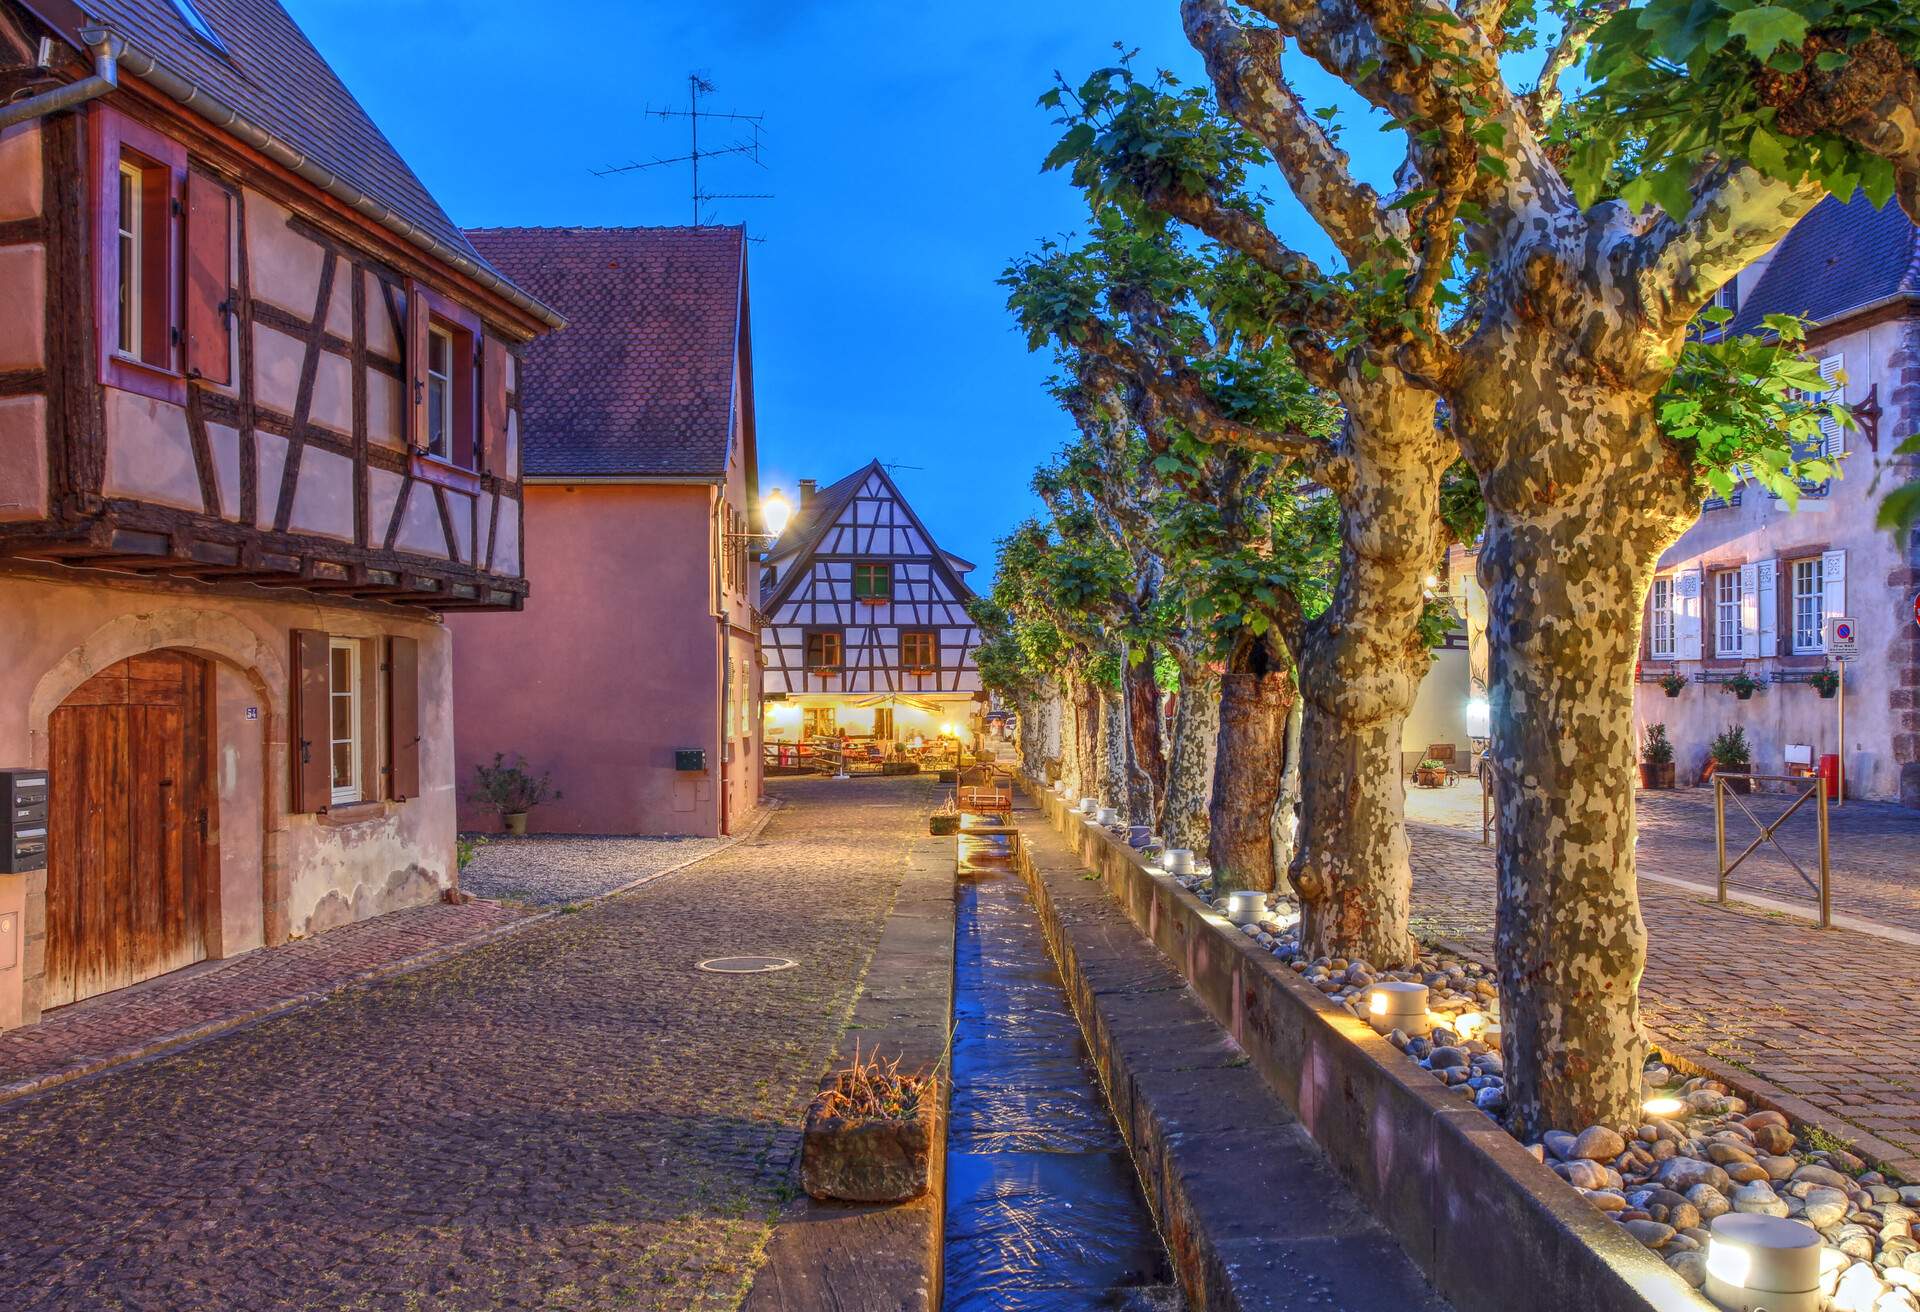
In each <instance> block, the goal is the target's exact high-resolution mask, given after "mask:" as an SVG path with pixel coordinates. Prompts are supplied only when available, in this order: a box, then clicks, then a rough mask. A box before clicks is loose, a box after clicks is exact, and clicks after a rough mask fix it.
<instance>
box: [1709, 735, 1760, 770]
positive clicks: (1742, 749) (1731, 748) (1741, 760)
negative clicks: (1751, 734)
mask: <svg viewBox="0 0 1920 1312" xmlns="http://www.w3.org/2000/svg"><path fill="white" fill-rule="evenodd" d="M1707 754H1708V755H1709V756H1711V757H1712V758H1713V765H1714V768H1715V769H1716V770H1722V771H1739V770H1745V769H1746V768H1748V767H1749V766H1750V765H1752V764H1753V747H1752V745H1751V744H1749V743H1748V742H1747V731H1746V730H1745V729H1744V728H1742V727H1741V726H1740V725H1737V724H1730V725H1728V726H1727V727H1726V730H1725V732H1723V733H1718V734H1715V735H1714V738H1713V742H1712V743H1710V744H1708V746H1707Z"/></svg>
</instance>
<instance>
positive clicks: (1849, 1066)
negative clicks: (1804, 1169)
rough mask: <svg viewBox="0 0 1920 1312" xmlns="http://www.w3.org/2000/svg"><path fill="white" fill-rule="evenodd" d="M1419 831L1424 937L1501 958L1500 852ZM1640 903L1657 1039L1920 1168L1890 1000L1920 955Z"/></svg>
mask: <svg viewBox="0 0 1920 1312" xmlns="http://www.w3.org/2000/svg"><path fill="white" fill-rule="evenodd" d="M1709 823H1711V816H1709ZM1410 829H1411V830H1412V842H1413V917H1414V931H1415V933H1416V934H1418V935H1419V936H1420V937H1422V938H1440V939H1448V940H1452V941H1454V942H1456V943H1459V944H1461V945H1462V946H1463V947H1465V948H1466V949H1467V950H1468V951H1469V952H1471V953H1472V954H1473V955H1474V956H1476V957H1477V958H1479V959H1480V960H1482V961H1485V962H1488V963H1491V962H1492V961H1493V936H1494V903H1495V895H1494V876H1493V850H1492V849H1491V848H1489V847H1482V846H1481V845H1480V837H1479V826H1478V824H1477V823H1476V824H1475V826H1474V829H1473V831H1472V832H1463V831H1462V830H1460V829H1457V828H1448V827H1443V826H1439V825H1431V824H1419V823H1415V824H1413V825H1411V826H1410ZM1657 833H1658V830H1657V829H1652V830H1650V832H1649V835H1648V837H1652V836H1654V835H1655V834H1657ZM1656 841H1657V840H1656ZM1709 842H1711V837H1709ZM1648 847H1649V844H1648V842H1647V841H1646V838H1643V840H1642V847H1641V852H1642V859H1643V860H1647V861H1657V860H1660V857H1658V856H1656V855H1653V854H1650V853H1649V852H1648ZM1708 859H1709V861H1711V859H1712V855H1711V851H1709V856H1708ZM1709 875H1711V866H1709ZM1640 900H1641V907H1642V911H1643V914H1644V916H1645V918H1646V922H1647V939H1648V952H1647V957H1648V959H1647V972H1646V976H1645V978H1644V979H1643V981H1642V986H1641V1007H1642V1010H1643V1014H1644V1017H1645V1020H1646V1023H1647V1027H1648V1029H1649V1031H1650V1032H1651V1033H1652V1034H1653V1035H1654V1036H1655V1038H1656V1039H1658V1040H1659V1041H1660V1042H1662V1043H1665V1044H1670V1045H1672V1046H1673V1047H1674V1048H1675V1049H1677V1050H1678V1051H1680V1052H1682V1053H1693V1054H1701V1053H1704V1054H1705V1055H1707V1056H1710V1057H1714V1058H1717V1059H1718V1060H1720V1061H1723V1062H1726V1063H1728V1064H1730V1065H1733V1066H1735V1067H1738V1068H1741V1069H1744V1070H1748V1071H1751V1072H1752V1073H1753V1074H1755V1075H1758V1076H1760V1077H1761V1078H1762V1079H1765V1080H1769V1081H1771V1082H1772V1083H1774V1084H1776V1085H1778V1086H1780V1087H1781V1088H1783V1089H1785V1090H1787V1091H1788V1092H1789V1093H1793V1094H1796V1095H1798V1096H1799V1097H1802V1098H1804V1099H1806V1100H1807V1101H1808V1102H1810V1103H1812V1104H1814V1105H1815V1106H1816V1107H1819V1108H1821V1109H1822V1110H1823V1111H1824V1112H1825V1113H1827V1115H1828V1116H1829V1117H1830V1118H1832V1119H1833V1120H1834V1121H1835V1122H1836V1123H1839V1128H1841V1129H1843V1130H1844V1129H1845V1128H1846V1127H1849V1126H1850V1127H1853V1128H1856V1129H1858V1130H1863V1131H1865V1132H1867V1133H1868V1134H1872V1135H1877V1136H1878V1137H1879V1138H1881V1139H1883V1140H1886V1141H1887V1142H1889V1143H1891V1144H1893V1145H1894V1146H1895V1147H1896V1148H1898V1149H1901V1150H1903V1151H1904V1152H1905V1154H1906V1157H1904V1158H1902V1159H1899V1160H1898V1161H1897V1162H1893V1163H1889V1164H1890V1165H1904V1166H1905V1167H1906V1169H1907V1170H1908V1171H1909V1172H1910V1173H1911V1172H1914V1171H1915V1170H1916V1169H1920V1029H1916V1028H1915V1026H1914V1025H1913V1024H1912V1022H1911V1018H1910V1017H1908V1016H1906V1015H1905V1014H1904V1008H1903V1007H1902V1006H1888V1005H1887V1004H1888V1002H1889V1001H1890V1000H1895V999H1899V1000H1905V999H1908V998H1913V997H1920V951H1916V950H1915V949H1914V948H1913V947H1912V946H1911V945H1910V944H1906V943H1899V942H1894V941H1891V940H1888V939H1884V938H1878V937H1875V936H1873V935H1869V934H1862V933H1857V932H1855V931H1852V930H1847V929H1832V930H1822V929H1819V928H1817V927H1815V926H1814V925H1812V924H1810V923H1807V922H1804V921H1799V920H1795V919H1792V918H1789V917H1787V916H1784V915H1781V914H1778V913H1771V912H1764V911H1759V910H1757V909H1754V908H1749V907H1741V906H1740V905H1738V904H1737V903H1736V904H1735V905H1732V906H1727V907H1722V906H1720V905H1719V904H1718V903H1716V902H1714V901H1713V900H1712V898H1711V897H1710V896H1702V895H1700V894H1695V893H1689V892H1687V891H1685V890H1683V889H1677V888H1674V887H1673V886H1672V885H1669V884H1662V883H1658V882H1654V881H1642V883H1641V885H1640ZM1570 1128H1573V1129H1579V1128H1580V1127H1577V1126H1575V1127H1570Z"/></svg>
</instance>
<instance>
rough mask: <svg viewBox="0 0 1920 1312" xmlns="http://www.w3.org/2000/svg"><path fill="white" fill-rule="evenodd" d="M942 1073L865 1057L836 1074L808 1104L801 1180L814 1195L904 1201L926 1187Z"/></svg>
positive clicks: (857, 1055)
mask: <svg viewBox="0 0 1920 1312" xmlns="http://www.w3.org/2000/svg"><path fill="white" fill-rule="evenodd" d="M939 1089H940V1082H939V1079H938V1077H937V1076H934V1075H930V1074H909V1073H907V1072H903V1071H902V1070H901V1069H900V1059H899V1058H897V1057H896V1058H894V1059H892V1060H891V1061H886V1060H882V1059H881V1058H879V1057H875V1056H869V1057H866V1058H862V1057H861V1056H860V1052H859V1049H858V1048H855V1050H854V1057H853V1062H852V1064H851V1065H849V1066H848V1067H847V1068H846V1069H845V1070H842V1071H840V1072H838V1073H837V1074H835V1075H834V1077H833V1082H832V1083H831V1084H829V1085H828V1086H827V1087H826V1088H825V1089H822V1090H821V1091H820V1092H819V1093H818V1094H817V1095H815V1097H814V1100H813V1103H812V1105H811V1106H810V1107H808V1108H807V1126H806V1136H805V1139H804V1141H803V1142H802V1144H801V1149H800V1182H801V1184H802V1185H803V1186H804V1187H805V1188H806V1191H807V1192H808V1193H809V1194H811V1195H813V1196H814V1197H815V1198H825V1199H838V1200H840V1201H842V1202H849V1203H903V1202H906V1201H907V1200H908V1199H911V1198H918V1197H919V1196H920V1195H921V1194H923V1193H925V1192H926V1191H927V1184H928V1179H929V1170H930V1166H931V1159H932V1148H933V1137H934V1135H933V1131H934V1125H935V1122H936V1121H937V1119H938V1117H939Z"/></svg>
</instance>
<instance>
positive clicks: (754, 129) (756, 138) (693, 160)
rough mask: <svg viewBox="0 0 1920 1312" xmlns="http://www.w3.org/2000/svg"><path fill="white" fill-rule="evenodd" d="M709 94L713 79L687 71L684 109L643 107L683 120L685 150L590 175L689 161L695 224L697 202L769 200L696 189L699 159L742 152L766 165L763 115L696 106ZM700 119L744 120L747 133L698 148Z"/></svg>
mask: <svg viewBox="0 0 1920 1312" xmlns="http://www.w3.org/2000/svg"><path fill="white" fill-rule="evenodd" d="M712 94H713V83H711V82H709V81H707V79H705V78H704V77H701V76H700V75H699V74H698V73H689V74H687V107H686V108H685V109H655V108H653V107H652V106H651V105H649V106H648V107H647V109H646V113H648V114H651V115H652V116H653V117H655V118H657V119H661V120H663V121H665V120H667V119H676V118H683V119H685V120H687V134H688V148H687V153H686V154H684V155H674V156H671V157H669V158H665V159H663V158H661V157H660V156H658V155H656V156H654V157H653V158H652V159H650V160H647V161H646V162H644V163H642V162H641V161H638V160H629V161H628V162H627V163H625V164H614V165H610V166H608V167H607V168H604V169H595V170H593V176H594V177H596V178H604V177H609V176H611V175H613V174H615V173H638V172H641V171H642V170H645V169H657V168H665V167H667V166H669V165H673V164H688V165H691V166H692V172H693V188H692V192H693V226H694V227H696V228H698V227H702V226H703V225H702V224H701V222H700V211H701V206H703V205H705V204H706V203H707V202H708V201H715V200H772V199H773V193H772V192H741V191H702V190H700V161H701V160H703V159H716V158H718V157H720V156H722V155H744V156H746V157H747V158H748V159H750V160H752V161H753V162H754V163H755V164H758V165H759V166H760V167H761V168H765V167H766V163H765V161H763V160H762V159H761V158H760V147H761V145H762V144H763V143H762V142H761V140H760V129H761V126H762V123H763V121H764V119H765V118H766V116H765V115H764V114H738V113H733V112H724V113H723V112H721V111H719V110H713V109H702V108H700V98H701V97H702V96H709V95H712ZM702 119H715V120H720V121H725V122H730V123H735V124H744V125H745V131H746V133H747V135H746V136H744V137H739V138H736V139H735V140H734V141H733V142H732V143H731V144H730V145H725V146H720V147H717V148H715V149H712V150H702V149H701V148H700V122H701V120H702Z"/></svg>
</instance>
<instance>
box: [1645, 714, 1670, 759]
mask: <svg viewBox="0 0 1920 1312" xmlns="http://www.w3.org/2000/svg"><path fill="white" fill-rule="evenodd" d="M1640 759H1641V760H1642V761H1645V762H1646V763H1647V764H1648V765H1666V764H1667V763H1668V762H1670V761H1672V760H1673V741H1672V739H1670V738H1668V737H1667V726H1666V725H1664V724H1650V725H1648V726H1647V732H1646V734H1645V736H1644V737H1642V738H1641V740H1640Z"/></svg>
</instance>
